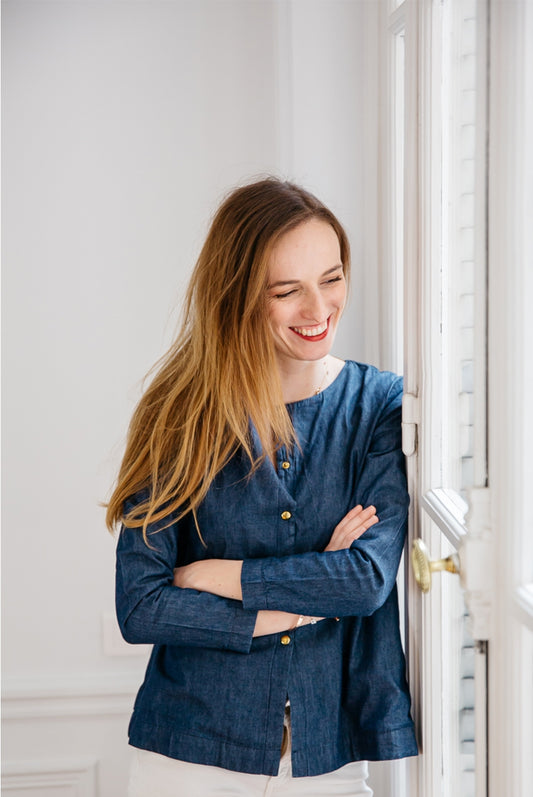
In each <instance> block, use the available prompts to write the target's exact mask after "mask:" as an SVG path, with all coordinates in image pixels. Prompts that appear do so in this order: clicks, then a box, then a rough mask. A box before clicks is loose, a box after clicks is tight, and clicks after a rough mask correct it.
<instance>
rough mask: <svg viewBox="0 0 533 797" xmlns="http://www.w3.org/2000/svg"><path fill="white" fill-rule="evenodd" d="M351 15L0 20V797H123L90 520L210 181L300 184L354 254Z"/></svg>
mask: <svg viewBox="0 0 533 797" xmlns="http://www.w3.org/2000/svg"><path fill="white" fill-rule="evenodd" d="M364 6H365V4H364V3H363V2H355V3H354V2H350V0H338V1H337V0H331V2H327V1H326V0H308V2H307V1H305V2H304V0H295V1H294V2H284V1H283V0H281V2H274V1H272V2H270V0H189V1H187V0H174V1H173V2H172V1H171V2H158V1H156V0H153V1H152V2H120V1H119V0H117V1H115V0H109V1H108V2H105V1H104V0H102V1H101V2H98V0H93V1H91V0H72V2H69V1H68V0H66V1H65V2H60V1H57V2H54V1H53V0H42V1H41V2H37V1H36V2H30V1H29V0H7V1H4V2H3V3H2V38H3V42H2V46H3V83H4V87H3V109H2V110H3V130H2V135H3V262H4V277H3V279H4V285H3V294H4V310H3V317H4V335H3V341H4V355H3V356H4V399H3V409H4V432H3V448H4V452H3V477H4V499H3V538H4V544H3V547H4V575H3V586H4V601H3V610H4V619H3V629H4V646H3V676H4V694H5V701H4V722H5V728H4V757H5V762H6V763H5V765H4V789H5V793H6V794H11V793H15V791H16V793H17V794H20V793H21V792H20V789H21V788H22V787H24V788H27V791H24V794H25V795H26V794H27V795H33V794H38V795H39V796H40V797H49V796H50V797H51V795H57V793H58V789H59V788H60V787H61V789H63V790H62V791H61V794H63V793H64V794H65V795H71V794H72V795H83V796H85V795H101V797H111V796H112V797H117V795H120V794H123V793H124V788H125V787H124V783H125V772H126V762H127V756H128V751H127V745H126V726H127V720H128V715H129V711H130V707H131V703H132V699H133V694H134V691H135V689H136V687H137V685H138V683H139V681H140V679H141V677H142V672H143V668H144V661H145V653H143V652H140V653H138V652H136V651H135V653H134V654H133V655H132V654H131V652H129V653H126V652H125V651H126V646H125V645H124V647H123V648H121V647H120V646H118V647H117V648H116V650H115V653H117V652H118V653H120V655H112V654H113V652H114V645H115V643H116V639H111V640H110V641H109V640H107V641H105V640H104V633H103V618H104V617H105V616H106V615H109V616H112V613H113V578H114V542H113V539H112V538H111V537H110V536H109V535H108V534H107V533H106V531H105V528H104V512H103V510H102V508H101V507H99V505H98V502H99V501H101V500H103V499H105V497H106V494H108V490H109V486H110V484H111V482H112V480H113V477H114V475H115V472H116V468H117V466H118V463H119V460H120V454H121V450H122V444H123V439H124V434H125V431H126V426H127V422H128V420H129V416H130V415H131V411H132V409H133V406H134V404H135V402H136V400H137V399H138V397H139V394H140V380H141V377H142V376H143V374H144V373H145V372H146V371H147V369H148V368H149V367H150V365H151V364H152V363H153V361H154V360H155V359H156V358H157V356H159V355H160V354H161V353H162V352H163V350H164V349H165V347H166V345H167V344H168V342H169V340H170V338H171V336H172V333H173V330H174V326H175V324H176V321H177V313H176V312H175V311H174V310H173V308H174V307H175V306H176V304H177V303H178V301H179V299H180V297H181V295H182V291H183V286H184V284H185V282H186V279H187V274H188V273H189V271H190V269H191V267H192V264H193V261H194V258H195V255H196V253H197V251H198V249H199V246H200V244H201V241H202V239H203V235H204V232H205V229H206V226H207V222H208V217H209V215H210V214H211V212H212V211H213V210H214V208H215V207H216V205H217V204H218V201H219V199H220V197H221V195H222V193H223V192H224V191H225V190H226V189H227V188H228V187H231V186H232V185H234V184H236V183H238V182H240V181H242V180H244V179H248V178H249V177H251V176H253V175H256V174H260V173H265V172H268V173H270V172H274V173H280V174H282V175H285V176H288V177H291V178H294V179H296V180H298V181H301V182H303V183H304V184H306V185H307V186H308V187H310V188H311V189H312V190H314V191H316V193H317V194H318V195H319V196H320V197H321V198H323V199H324V200H325V201H326V202H328V203H330V204H331V206H332V207H333V208H334V209H335V210H336V211H337V212H338V213H339V215H340V216H341V218H342V219H343V221H344V222H345V224H346V226H347V228H348V231H349V233H350V236H351V238H352V242H353V244H354V254H355V258H354V259H355V260H356V262H357V260H358V259H359V260H360V258H358V253H359V252H360V251H361V248H362V243H361V241H362V240H363V239H362V237H361V234H360V227H361V224H360V219H361V218H362V214H363V208H364V190H363V185H362V174H363V153H362V151H361V142H362V137H361V127H362V116H363V114H362V113H361V103H362V101H363V97H364V90H363V78H364V70H363V68H362V65H361V54H362V53H363V39H364V30H363V28H364V25H363V16H364V10H365V9H364ZM359 268H361V265H360V264H359ZM356 292H357V277H356V285H355V291H354V293H356ZM362 304H363V303H362V302H361V299H360V297H359V299H358V303H357V306H356V305H355V304H352V310H351V311H349V312H348V314H347V318H346V321H345V324H344V330H343V331H341V333H340V336H339V346H338V351H339V353H340V354H343V355H344V356H355V357H358V358H362V359H364V354H365V353H364V340H363V338H362V329H363V324H362V321H361V318H362V316H361V310H362V308H361V305H362ZM61 784H62V785H61Z"/></svg>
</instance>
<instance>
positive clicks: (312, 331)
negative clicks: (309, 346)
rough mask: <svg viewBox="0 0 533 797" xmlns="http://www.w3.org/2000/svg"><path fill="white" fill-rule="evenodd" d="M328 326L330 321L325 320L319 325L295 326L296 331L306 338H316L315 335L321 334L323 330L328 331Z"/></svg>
mask: <svg viewBox="0 0 533 797" xmlns="http://www.w3.org/2000/svg"><path fill="white" fill-rule="evenodd" d="M327 328H328V322H327V321H324V323H323V324H321V325H320V326H319V327H312V328H309V327H293V329H294V331H295V332H297V333H298V334H299V335H303V336H304V337H306V338H314V337H315V335H321V334H322V333H323V332H325V331H326V329H327Z"/></svg>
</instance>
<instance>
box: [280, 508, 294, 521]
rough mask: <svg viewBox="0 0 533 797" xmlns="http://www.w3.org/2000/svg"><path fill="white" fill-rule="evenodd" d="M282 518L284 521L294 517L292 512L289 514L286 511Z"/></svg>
mask: <svg viewBox="0 0 533 797" xmlns="http://www.w3.org/2000/svg"><path fill="white" fill-rule="evenodd" d="M281 517H282V518H283V520H289V519H290V518H291V517H292V515H291V513H290V512H287V510H285V512H282V513H281Z"/></svg>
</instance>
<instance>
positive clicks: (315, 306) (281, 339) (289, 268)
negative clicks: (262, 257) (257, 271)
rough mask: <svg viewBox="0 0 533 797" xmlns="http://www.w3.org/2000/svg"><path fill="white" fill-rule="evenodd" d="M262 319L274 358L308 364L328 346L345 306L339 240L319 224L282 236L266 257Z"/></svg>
mask: <svg viewBox="0 0 533 797" xmlns="http://www.w3.org/2000/svg"><path fill="white" fill-rule="evenodd" d="M267 291H268V294H267V295H268V305H267V306H268V315H269V319H270V327H271V329H272V335H273V336H274V344H275V347H276V352H277V355H278V358H281V359H283V360H286V359H289V360H300V361H311V360H318V359H321V358H323V357H325V356H326V355H327V354H328V353H329V351H330V349H331V346H332V344H333V340H334V338H335V333H336V331H337V325H338V323H339V319H340V317H341V314H342V311H343V309H344V304H345V301H346V282H345V279H344V271H343V265H342V262H341V253H340V245H339V239H338V238H337V234H336V232H335V230H334V229H333V227H331V226H330V225H329V224H328V223H327V222H325V221H321V220H319V219H311V220H310V221H307V222H304V223H303V224H300V225H299V226H298V227H295V228H294V229H293V230H290V231H289V232H288V233H285V235H283V236H282V237H281V238H280V240H279V241H278V243H277V244H276V246H275V247H274V250H273V252H272V256H271V260H270V266H269V280H268V289H267Z"/></svg>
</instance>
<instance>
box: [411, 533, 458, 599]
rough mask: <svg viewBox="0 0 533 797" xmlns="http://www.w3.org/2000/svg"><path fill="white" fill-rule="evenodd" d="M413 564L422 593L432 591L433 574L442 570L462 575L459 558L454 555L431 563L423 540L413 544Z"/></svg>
mask: <svg viewBox="0 0 533 797" xmlns="http://www.w3.org/2000/svg"><path fill="white" fill-rule="evenodd" d="M411 564H412V566H413V572H414V574H415V581H416V583H417V584H418V586H419V587H420V589H421V590H422V592H429V590H430V589H431V574H432V573H436V572H437V571H440V570H445V571H446V572H448V573H460V568H459V557H458V556H457V554H455V553H452V555H451V556H447V557H446V559H436V560H435V561H433V562H432V561H431V560H430V558H429V551H428V549H427V548H426V546H425V544H424V543H423V542H422V540H421V539H417V540H415V541H414V542H413V547H412V549H411Z"/></svg>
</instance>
